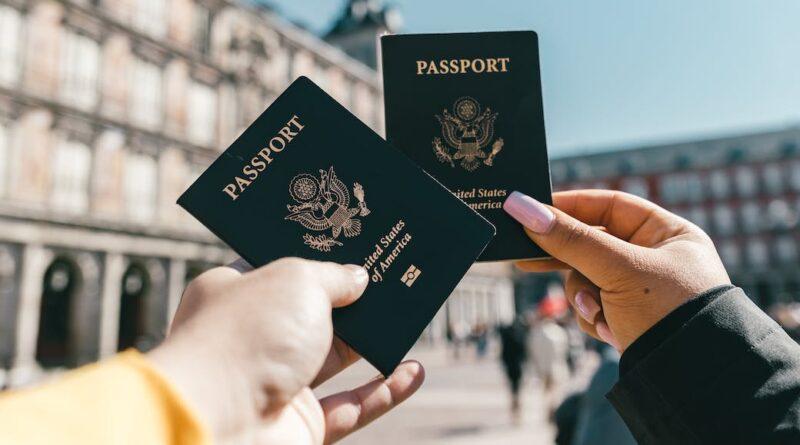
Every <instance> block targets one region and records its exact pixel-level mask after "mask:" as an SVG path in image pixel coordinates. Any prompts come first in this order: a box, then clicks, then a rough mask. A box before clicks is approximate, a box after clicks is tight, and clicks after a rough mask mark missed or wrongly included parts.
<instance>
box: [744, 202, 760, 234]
mask: <svg viewBox="0 0 800 445" xmlns="http://www.w3.org/2000/svg"><path fill="white" fill-rule="evenodd" d="M740 212H741V215H742V230H743V231H745V232H747V233H755V232H758V231H759V230H761V227H762V225H763V224H762V221H761V209H760V208H759V206H758V204H757V203H755V202H747V203H745V204H744V205H743V206H742V208H741V209H740Z"/></svg>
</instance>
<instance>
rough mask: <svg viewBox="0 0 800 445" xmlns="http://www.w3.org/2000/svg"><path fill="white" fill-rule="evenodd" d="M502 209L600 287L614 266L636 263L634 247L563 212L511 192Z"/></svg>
mask: <svg viewBox="0 0 800 445" xmlns="http://www.w3.org/2000/svg"><path fill="white" fill-rule="evenodd" d="M503 209H504V210H505V211H506V212H507V213H508V214H509V215H511V217H513V218H514V219H515V220H517V221H518V222H519V223H520V224H522V225H523V226H525V229H526V230H525V231H526V232H527V234H528V236H529V237H530V238H531V239H532V240H533V241H534V242H535V243H536V244H538V245H539V247H541V248H542V249H544V250H545V251H546V252H547V253H549V254H550V255H552V256H553V257H554V258H556V259H558V260H561V261H562V262H564V263H567V264H568V265H569V266H571V267H573V268H575V269H576V270H578V271H579V272H580V273H582V274H583V275H584V276H585V277H586V278H588V279H589V280H591V281H592V282H593V283H595V284H597V285H598V286H600V287H603V285H604V284H605V283H607V282H608V280H609V277H610V276H612V274H610V273H609V272H611V271H613V269H620V268H623V269H627V267H626V266H633V264H634V263H635V262H636V256H637V249H640V247H639V246H635V245H633V244H630V243H628V242H625V241H623V240H621V239H619V238H616V237H615V236H613V235H610V234H608V233H606V232H604V231H602V230H600V229H598V228H595V227H592V226H589V225H588V224H585V223H583V222H581V221H579V220H577V219H575V218H573V217H571V216H569V215H567V214H566V213H564V212H562V211H560V210H558V209H556V208H553V207H551V206H548V205H545V204H542V203H541V202H539V201H537V200H535V199H533V198H531V197H530V196H528V195H525V194H522V193H520V192H513V193H511V195H509V197H508V198H507V199H506V201H505V202H504V203H503Z"/></svg>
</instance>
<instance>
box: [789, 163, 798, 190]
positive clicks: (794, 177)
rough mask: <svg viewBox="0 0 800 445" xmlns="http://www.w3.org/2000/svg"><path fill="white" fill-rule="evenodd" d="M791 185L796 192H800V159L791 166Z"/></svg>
mask: <svg viewBox="0 0 800 445" xmlns="http://www.w3.org/2000/svg"><path fill="white" fill-rule="evenodd" d="M789 185H791V187H792V189H793V190H794V191H796V192H800V161H794V162H792V164H791V165H790V166H789Z"/></svg>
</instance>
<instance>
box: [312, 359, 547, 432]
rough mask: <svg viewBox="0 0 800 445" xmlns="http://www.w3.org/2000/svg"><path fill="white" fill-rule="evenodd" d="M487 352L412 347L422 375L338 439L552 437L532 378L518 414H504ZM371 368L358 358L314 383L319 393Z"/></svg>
mask: <svg viewBox="0 0 800 445" xmlns="http://www.w3.org/2000/svg"><path fill="white" fill-rule="evenodd" d="M495 357H497V354H496V353H492V352H490V354H488V355H487V357H486V359H484V360H477V359H475V358H474V357H469V358H464V359H462V360H459V361H454V360H452V359H450V358H449V357H448V354H447V351H445V350H431V349H419V348H418V349H415V350H414V351H412V352H411V353H410V354H409V358H414V359H417V360H419V361H420V362H422V364H423V365H424V366H425V369H426V371H427V378H426V381H425V384H424V385H423V386H422V388H421V389H420V390H419V392H417V394H415V395H414V397H412V398H411V399H409V400H407V401H406V402H405V403H404V404H403V405H401V406H400V407H399V408H397V409H396V410H395V411H393V412H392V413H390V414H388V415H387V416H385V417H384V418H381V419H379V420H378V421H377V422H375V423H374V424H372V425H370V426H368V427H366V428H364V429H363V430H361V431H359V432H357V433H355V434H354V435H352V436H351V437H349V438H348V439H346V440H344V441H343V442H341V443H343V444H345V445H373V444H380V445H395V444H397V445H399V444H404V445H405V444H410V443H413V444H415V445H417V444H419V445H429V444H431V445H432V444H437V445H477V444H492V445H495V444H502V445H516V444H525V445H543V444H551V443H552V442H553V434H554V432H553V430H552V428H551V427H550V425H549V424H548V422H547V421H546V415H545V414H544V411H545V410H544V409H543V407H542V398H541V396H540V390H539V386H538V384H537V382H535V381H528V382H527V384H526V385H525V387H524V389H523V394H524V398H523V401H522V406H523V418H522V421H521V422H520V425H519V426H514V425H513V423H512V422H511V419H510V416H509V409H508V406H509V395H508V390H507V389H506V385H505V376H504V374H503V372H502V369H501V368H500V365H499V362H498V361H497V360H496V358H495ZM376 374H377V372H376V371H375V370H374V369H372V368H371V367H370V366H369V365H367V364H366V363H359V364H357V365H355V366H354V367H352V368H351V369H348V370H347V371H345V372H344V373H342V374H341V375H339V376H337V377H336V378H334V379H333V381H331V382H328V383H326V384H325V385H323V386H322V387H321V388H319V391H318V392H319V394H330V393H331V392H334V391H336V390H339V389H344V388H348V387H353V386H357V385H358V384H359V383H362V382H365V381H367V380H368V379H370V378H371V377H373V376H374V375H376Z"/></svg>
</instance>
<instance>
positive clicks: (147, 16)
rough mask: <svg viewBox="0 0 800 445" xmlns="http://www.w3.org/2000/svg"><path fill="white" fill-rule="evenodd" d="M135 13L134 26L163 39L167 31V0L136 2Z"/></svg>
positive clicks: (140, 0)
mask: <svg viewBox="0 0 800 445" xmlns="http://www.w3.org/2000/svg"><path fill="white" fill-rule="evenodd" d="M134 4H135V5H136V6H135V7H134V12H133V26H135V27H137V28H139V29H140V30H142V31H144V32H146V33H149V34H151V35H153V36H154V37H163V36H164V34H165V33H166V31H167V20H166V19H167V14H166V9H167V5H166V1H165V0H136V1H135V2H134Z"/></svg>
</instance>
